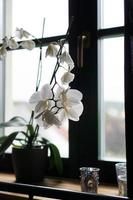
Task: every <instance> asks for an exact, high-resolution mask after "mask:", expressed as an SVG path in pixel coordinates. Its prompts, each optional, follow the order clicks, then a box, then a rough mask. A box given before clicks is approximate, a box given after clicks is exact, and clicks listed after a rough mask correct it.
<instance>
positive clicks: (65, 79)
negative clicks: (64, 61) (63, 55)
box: [61, 72, 75, 84]
mask: <svg viewBox="0 0 133 200" xmlns="http://www.w3.org/2000/svg"><path fill="white" fill-rule="evenodd" d="M74 76H75V75H74V74H73V73H71V72H65V73H64V74H63V76H62V77H61V82H62V84H69V83H70V82H72V81H73V79H74Z"/></svg>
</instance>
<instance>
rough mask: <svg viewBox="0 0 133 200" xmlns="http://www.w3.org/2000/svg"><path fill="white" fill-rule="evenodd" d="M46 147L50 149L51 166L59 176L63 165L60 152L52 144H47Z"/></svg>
mask: <svg viewBox="0 0 133 200" xmlns="http://www.w3.org/2000/svg"><path fill="white" fill-rule="evenodd" d="M47 146H48V147H49V148H50V153H51V161H52V165H53V166H55V168H56V170H57V172H58V173H59V174H60V175H61V174H62V172H63V164H62V159H61V156H60V152H59V150H58V148H57V147H56V146H55V145H54V144H52V143H48V144H47Z"/></svg>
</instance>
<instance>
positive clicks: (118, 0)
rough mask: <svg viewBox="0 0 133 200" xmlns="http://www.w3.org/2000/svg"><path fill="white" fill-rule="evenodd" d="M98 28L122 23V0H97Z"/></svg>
mask: <svg viewBox="0 0 133 200" xmlns="http://www.w3.org/2000/svg"><path fill="white" fill-rule="evenodd" d="M98 4H99V15H98V21H99V28H111V27H117V26H123V25H124V0H98Z"/></svg>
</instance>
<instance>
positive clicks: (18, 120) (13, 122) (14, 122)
mask: <svg viewBox="0 0 133 200" xmlns="http://www.w3.org/2000/svg"><path fill="white" fill-rule="evenodd" d="M26 124H27V121H26V120H25V119H24V118H23V117H20V116H15V117H13V118H11V119H10V120H9V121H7V122H3V123H0V128H3V127H10V126H14V127H18V126H26Z"/></svg>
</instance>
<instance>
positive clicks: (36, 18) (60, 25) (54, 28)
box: [5, 0, 69, 157]
mask: <svg viewBox="0 0 133 200" xmlns="http://www.w3.org/2000/svg"><path fill="white" fill-rule="evenodd" d="M5 6H6V35H7V36H13V35H14V31H15V30H16V28H23V29H25V30H26V31H28V32H30V33H31V34H32V35H33V36H35V37H36V38H41V37H42V28H43V22H44V18H45V26H44V35H43V37H52V36H58V35H64V34H66V31H67V29H68V0H56V1H53V0H38V1H36V0H35V1H32V0H28V1H27V0H19V1H18V0H11V1H6V3H5ZM45 50H46V48H43V55H44V58H43V72H42V81H41V84H40V87H41V86H42V85H43V84H45V83H49V81H50V78H51V75H52V74H51V73H52V70H53V68H54V65H55V60H53V59H51V58H50V59H49V58H47V59H45ZM38 62H39V49H38V48H36V49H34V50H32V51H27V50H15V51H9V52H8V55H7V57H6V95H5V96H6V97H5V105H6V106H5V120H9V119H10V118H12V117H13V116H17V115H19V116H20V115H22V116H23V117H24V118H26V119H27V120H28V119H29V117H30V113H31V108H30V106H29V103H28V100H29V97H30V96H31V94H33V93H34V92H35V87H36V74H37V67H38ZM61 73H62V72H61ZM9 97H10V98H9ZM9 132H11V128H10V130H8V128H6V134H8V133H9ZM40 133H41V134H43V135H44V137H46V138H47V139H50V141H51V142H53V143H54V144H55V145H57V146H58V148H59V150H60V153H61V156H62V157H68V145H69V144H68V121H65V122H64V123H63V124H62V127H61V129H59V130H57V129H56V128H50V129H48V130H47V131H46V130H44V129H42V130H40Z"/></svg>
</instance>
